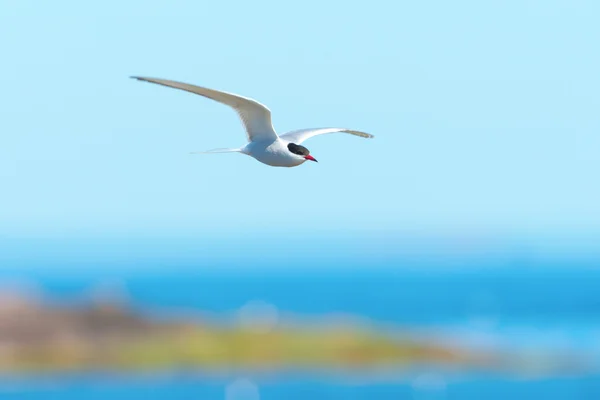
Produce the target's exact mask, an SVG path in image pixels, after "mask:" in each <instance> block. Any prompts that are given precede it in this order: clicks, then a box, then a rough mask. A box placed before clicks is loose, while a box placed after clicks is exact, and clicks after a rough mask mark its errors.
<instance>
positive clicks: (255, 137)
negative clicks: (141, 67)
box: [132, 76, 277, 142]
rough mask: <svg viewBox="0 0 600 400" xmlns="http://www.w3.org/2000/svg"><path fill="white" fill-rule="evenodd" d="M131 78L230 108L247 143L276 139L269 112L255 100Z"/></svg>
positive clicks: (212, 90)
mask: <svg viewBox="0 0 600 400" xmlns="http://www.w3.org/2000/svg"><path fill="white" fill-rule="evenodd" d="M132 78H133V79H137V80H140V81H145V82H151V83H157V84H159V85H163V86H168V87H172V88H175V89H181V90H185V91H188V92H191V93H195V94H199V95H200V96H204V97H206V98H209V99H211V100H215V101H218V102H219V103H222V104H225V105H228V106H230V107H231V108H233V109H234V110H235V111H236V112H237V113H238V115H239V116H240V118H241V120H242V123H243V124H244V128H245V129H246V136H247V138H248V141H249V142H256V141H263V140H276V139H277V134H276V133H275V129H274V128H273V123H272V122H271V110H269V109H268V108H267V107H266V106H265V105H263V104H261V103H259V102H258V101H256V100H253V99H250V98H247V97H242V96H239V95H237V94H232V93H227V92H221V91H219V90H214V89H208V88H204V87H200V86H195V85H190V84H187V83H182V82H176V81H170V80H167V79H157V78H144V77H139V76H132Z"/></svg>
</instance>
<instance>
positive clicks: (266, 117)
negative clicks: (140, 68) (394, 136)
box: [133, 77, 373, 167]
mask: <svg viewBox="0 0 600 400" xmlns="http://www.w3.org/2000/svg"><path fill="white" fill-rule="evenodd" d="M133 78H135V79H138V80H141V81H146V82H151V83H156V84H160V85H163V86H168V87H172V88H175V89H181V90H185V91H188V92H191V93H195V94H198V95H201V96H204V97H207V98H209V99H212V100H215V101H218V102H220V103H223V104H225V105H228V106H230V107H231V108H233V109H234V110H235V111H236V112H237V113H238V115H239V117H240V118H241V120H242V123H243V124H244V127H245V129H246V136H247V139H248V144H246V145H245V146H243V147H240V148H234V149H215V150H210V151H207V152H202V153H203V154H205V153H242V154H246V155H249V156H250V157H253V158H254V159H256V160H257V161H260V162H261V163H263V164H266V165H270V166H273V167H296V166H298V165H301V164H303V163H304V162H305V161H306V160H312V161H317V160H315V159H314V158H313V157H312V156H311V155H310V154H309V153H308V149H306V148H305V147H303V146H300V143H302V142H303V141H305V140H306V139H308V138H310V137H312V136H316V135H322V134H326V133H334V132H345V133H350V134H352V135H356V136H360V137H364V138H372V137H373V135H371V134H369V133H365V132H360V131H355V130H350V129H345V128H316V129H301V130H297V131H292V132H287V133H284V134H282V135H279V136H278V135H277V133H275V129H274V128H273V124H272V123H271V111H270V110H269V109H268V108H267V107H266V106H265V105H263V104H261V103H259V102H257V101H256V100H253V99H250V98H247V97H243V96H239V95H236V94H232V93H227V92H221V91H218V90H214V89H208V88H203V87H200V86H195V85H190V84H187V83H181V82H176V81H170V80H166V79H156V78H142V77H133Z"/></svg>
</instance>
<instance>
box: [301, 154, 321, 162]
mask: <svg viewBox="0 0 600 400" xmlns="http://www.w3.org/2000/svg"><path fill="white" fill-rule="evenodd" d="M304 158H306V159H307V160H310V161H314V162H318V161H317V160H315V158H314V157H313V156H311V155H310V154H309V155H307V156H304Z"/></svg>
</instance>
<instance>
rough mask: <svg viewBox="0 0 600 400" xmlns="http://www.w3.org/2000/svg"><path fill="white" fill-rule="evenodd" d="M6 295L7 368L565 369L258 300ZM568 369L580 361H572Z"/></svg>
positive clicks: (3, 340)
mask: <svg viewBox="0 0 600 400" xmlns="http://www.w3.org/2000/svg"><path fill="white" fill-rule="evenodd" d="M0 295H1V297H0V373H31V372H69V371H76V372H80V371H107V370H110V371H130V372H135V371H150V370H186V369H188V370H205V371H206V370H209V371H229V370H240V369H246V370H249V369H251V370H269V371H282V370H325V369H327V370H339V369H343V370H359V371H365V370H369V369H374V370H380V369H401V368H410V367H413V366H419V365H432V364H434V365H436V366H438V367H439V366H444V367H448V368H451V369H498V368H503V369H505V368H507V366H508V367H510V368H512V367H519V368H524V367H526V366H527V368H529V369H530V370H533V369H535V368H534V367H535V366H542V367H543V368H545V369H548V368H549V367H556V366H558V367H561V368H564V366H565V364H564V362H563V361H564V359H561V363H559V364H556V363H554V364H552V362H549V361H548V360H544V361H540V362H535V360H534V359H532V358H528V359H527V361H528V363H524V360H522V359H519V360H517V361H516V362H514V361H515V358H514V356H511V355H507V354H501V353H498V352H490V351H488V352H483V351H474V350H467V349H465V348H458V347H455V348H454V347H451V346H449V345H442V344H437V343H427V342H425V341H424V340H418V338H413V339H411V338H410V335H398V334H393V335H392V334H390V333H389V332H387V331H386V332H387V333H384V332H383V331H381V330H377V329H375V328H374V326H373V325H372V324H364V323H363V324H361V323H357V322H348V321H337V322H336V320H335V319H332V318H329V317H324V318H322V319H321V320H320V322H316V323H315V322H314V321H313V322H312V323H307V322H306V321H300V320H297V321H294V320H285V319H283V318H282V317H281V316H279V315H278V314H277V310H276V309H274V307H272V306H269V305H267V304H261V303H255V304H251V305H249V306H247V307H245V308H244V309H243V310H240V312H239V313H238V314H236V316H235V318H230V319H229V320H226V321H222V320H218V321H216V320H214V319H208V318H198V317H192V316H189V315H187V316H186V315H183V316H182V315H179V316H173V315H171V314H169V313H166V315H165V313H162V314H161V313H159V314H158V315H156V314H148V313H147V312H142V311H140V310H136V309H135V308H134V307H131V306H129V305H128V303H127V302H124V301H102V300H100V301H91V302H90V301H87V302H86V301H83V302H79V303H77V304H75V305H74V304H73V302H68V303H66V304H60V303H49V302H47V301H40V300H37V299H36V298H35V296H33V297H32V296H27V295H24V294H22V293H14V292H13V293H3V294H1V293H0ZM567 367H568V368H569V369H572V368H578V367H579V364H578V363H575V364H573V363H568V364H567Z"/></svg>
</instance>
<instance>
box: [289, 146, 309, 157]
mask: <svg viewBox="0 0 600 400" xmlns="http://www.w3.org/2000/svg"><path fill="white" fill-rule="evenodd" d="M287 147H288V150H289V151H291V152H292V153H294V154H298V155H299V156H307V155H309V154H310V152H309V151H308V149H307V148H306V147H304V146H300V145H298V144H295V143H290V144H288V146H287Z"/></svg>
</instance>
